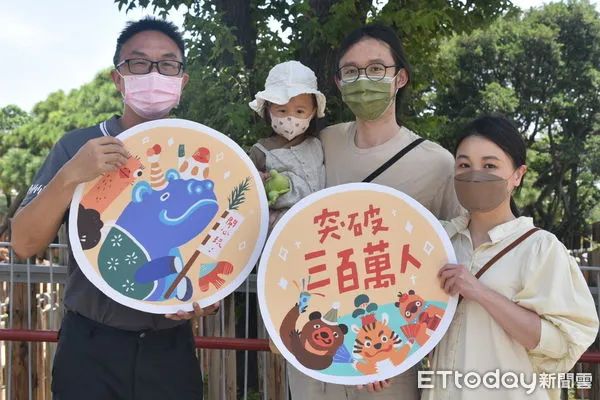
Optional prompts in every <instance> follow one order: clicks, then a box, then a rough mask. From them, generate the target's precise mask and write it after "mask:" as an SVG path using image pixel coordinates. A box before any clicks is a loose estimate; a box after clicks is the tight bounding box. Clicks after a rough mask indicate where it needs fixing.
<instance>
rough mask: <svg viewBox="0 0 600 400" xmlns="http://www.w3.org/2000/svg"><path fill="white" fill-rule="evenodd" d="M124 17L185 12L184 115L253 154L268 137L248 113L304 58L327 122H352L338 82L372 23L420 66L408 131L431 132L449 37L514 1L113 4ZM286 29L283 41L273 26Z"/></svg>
mask: <svg viewBox="0 0 600 400" xmlns="http://www.w3.org/2000/svg"><path fill="white" fill-rule="evenodd" d="M115 3H117V4H118V6H119V8H120V9H126V10H131V9H134V8H136V7H150V9H153V10H154V11H155V12H159V13H162V14H163V15H167V14H168V13H169V12H170V11H172V10H174V9H179V8H180V7H183V9H184V10H187V14H186V16H185V22H184V27H185V31H186V34H187V35H188V37H189V40H188V60H189V67H188V72H189V74H190V76H191V78H190V82H189V83H188V87H187V88H186V91H185V93H184V97H183V99H182V102H181V105H180V107H179V109H178V111H176V113H177V115H178V116H180V117H182V118H187V119H191V120H195V121H198V122H202V123H204V124H206V125H209V126H211V127H213V128H215V129H218V130H220V131H222V132H224V133H226V134H228V135H229V136H230V137H232V138H233V139H234V140H236V141H237V142H238V143H239V144H241V145H242V146H246V147H247V146H249V145H251V144H252V143H254V142H255V141H256V140H257V139H258V138H259V137H262V136H264V135H265V134H266V133H267V132H268V129H267V128H266V126H265V125H264V124H263V123H262V122H261V121H259V118H257V117H256V116H254V115H253V114H252V112H251V110H250V108H249V107H248V106H247V104H248V102H250V101H251V100H252V99H253V96H254V94H255V93H256V92H257V91H259V90H262V88H263V85H264V81H265V79H266V76H267V74H268V72H269V70H270V69H271V68H272V67H273V66H274V65H275V64H277V63H278V62H281V61H286V60H290V59H296V60H299V61H301V62H303V63H304V64H305V65H307V66H309V67H310V68H312V69H313V70H314V71H315V73H316V75H317V77H318V80H319V88H320V90H321V91H323V92H324V93H325V94H326V96H327V98H328V108H327V114H328V122H329V123H335V122H340V121H344V120H350V119H352V115H351V114H350V112H349V111H348V110H347V108H346V107H344V106H343V105H342V103H341V99H340V98H339V96H338V94H337V89H336V87H335V84H334V81H333V74H334V71H335V65H334V64H335V56H336V49H337V48H338V46H339V44H340V42H341V40H343V38H344V37H345V36H346V35H347V34H348V33H349V32H350V31H351V30H352V29H354V28H355V27H357V26H359V25H360V24H362V23H364V22H366V21H373V20H374V21H381V22H384V23H387V24H389V25H391V26H394V27H396V29H397V30H398V32H399V33H400V36H401V37H403V38H404V42H405V44H406V47H407V51H408V54H409V59H410V61H411V63H413V64H414V70H415V74H414V79H413V88H414V89H413V92H412V96H411V100H412V101H408V102H406V104H410V105H411V106H410V107H407V108H406V110H405V111H406V112H405V114H406V115H407V116H408V118H407V120H408V124H409V125H411V126H412V127H413V128H416V129H419V127H421V126H423V127H424V128H425V129H428V126H427V124H428V123H429V122H428V120H427V119H425V118H414V117H416V116H418V115H420V114H421V113H422V111H423V109H424V108H425V105H426V103H425V101H424V100H423V93H424V92H427V91H430V87H431V84H432V82H433V76H434V75H435V73H434V72H435V71H433V70H432V69H431V65H430V64H431V63H430V62H429V58H430V57H432V56H433V55H434V54H435V52H436V50H437V47H438V44H439V42H440V40H441V39H443V38H444V37H447V36H449V35H451V34H453V33H456V32H464V31H468V30H471V29H473V28H475V27H477V26H482V25H485V24H488V23H489V22H490V21H491V20H493V19H494V18H495V17H496V16H498V15H501V14H502V13H503V12H505V11H507V10H509V9H511V5H510V1H509V0H471V1H466V2H464V1H457V0H432V1H426V2H425V1H420V0H400V1H398V0H395V1H389V2H388V1H373V0H302V1H289V0H210V1H208V0H205V1H199V0H198V1H193V0H153V1H150V0H115ZM270 23H271V24H274V25H276V26H279V27H280V28H281V30H282V31H283V32H284V35H283V36H284V38H282V37H281V35H279V34H278V33H276V32H273V31H272V29H271V27H272V25H271V26H270Z"/></svg>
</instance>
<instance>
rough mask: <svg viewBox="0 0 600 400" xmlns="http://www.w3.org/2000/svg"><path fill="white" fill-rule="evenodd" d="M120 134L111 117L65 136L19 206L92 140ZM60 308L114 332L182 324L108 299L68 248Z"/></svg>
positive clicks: (117, 121)
mask: <svg viewBox="0 0 600 400" xmlns="http://www.w3.org/2000/svg"><path fill="white" fill-rule="evenodd" d="M121 132H123V128H122V127H121V123H120V120H119V117H117V116H114V117H112V118H111V119H109V120H108V121H105V122H102V123H101V124H99V125H96V126H92V127H89V128H85V129H78V130H75V131H71V132H69V133H67V134H65V135H64V136H63V137H62V138H60V140H59V141H58V142H57V143H56V144H55V145H54V147H53V148H52V151H50V154H49V155H48V158H46V161H44V164H43V165H42V167H41V168H40V170H39V171H38V173H37V175H36V176H35V178H34V180H33V184H32V185H31V187H30V188H29V191H28V192H27V195H26V196H25V199H24V200H23V203H22V206H25V205H27V204H28V203H29V202H31V201H32V200H33V199H34V198H35V197H36V196H37V195H38V194H39V193H40V192H41V191H42V189H44V187H45V186H46V185H47V184H48V183H49V182H50V181H51V180H52V179H53V178H54V176H55V175H56V173H57V172H58V171H59V170H60V169H61V168H62V166H63V165H65V164H66V163H67V161H69V160H70V159H71V158H72V157H73V156H74V155H75V154H76V153H77V152H78V151H79V149H80V148H81V147H82V146H83V145H84V144H85V143H86V142H87V141H88V140H91V139H94V138H98V137H102V136H106V135H111V136H116V135H118V134H119V133H121ZM68 211H69V210H68V209H67V210H65V214H64V216H63V221H64V222H65V223H66V224H67V228H68V223H69V222H68V218H67V216H68ZM64 304H65V307H66V309H67V310H70V311H73V312H76V313H78V314H81V315H83V316H84V317H87V318H89V319H92V320H94V321H97V322H100V323H102V324H105V325H108V326H112V327H114V328H119V329H124V330H130V331H138V330H144V329H155V330H159V329H167V328H172V327H174V326H177V325H179V324H182V323H183V322H181V321H172V320H169V319H167V318H165V317H164V315H159V314H149V313H145V312H142V311H137V310H134V309H132V308H129V307H126V306H123V305H121V304H120V303H117V302H116V301H114V300H111V299H110V298H108V297H107V296H106V295H105V294H104V293H102V292H101V291H100V290H99V289H97V288H96V286H94V284H92V283H91V282H90V281H89V280H88V279H87V278H86V277H85V275H84V274H83V272H81V270H80V269H79V266H78V265H77V262H76V261H75V257H73V254H72V252H71V248H70V246H69V267H68V278H67V285H66V288H65V294H64Z"/></svg>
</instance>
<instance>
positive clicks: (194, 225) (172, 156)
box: [69, 119, 268, 314]
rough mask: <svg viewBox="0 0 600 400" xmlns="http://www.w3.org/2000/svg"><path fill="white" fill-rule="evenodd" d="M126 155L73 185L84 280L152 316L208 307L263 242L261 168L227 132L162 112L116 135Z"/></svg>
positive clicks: (246, 269) (75, 242)
mask: <svg viewBox="0 0 600 400" xmlns="http://www.w3.org/2000/svg"><path fill="white" fill-rule="evenodd" d="M118 138H119V139H120V140H122V141H123V143H124V145H125V148H126V149H127V150H128V152H129V154H130V157H129V159H128V162H127V164H126V165H124V166H122V167H120V168H119V171H117V172H112V173H109V174H106V175H103V176H101V177H99V178H97V179H96V180H93V181H90V182H88V183H86V184H81V185H79V187H78V188H77V190H76V191H75V195H74V197H73V201H72V203H71V209H70V215H69V238H70V242H71V247H72V250H73V254H74V256H75V259H76V260H77V263H78V264H79V267H80V268H81V270H82V271H83V273H84V274H85V275H86V277H87V278H88V279H89V280H90V281H91V282H92V283H94V284H95V285H96V286H97V287H98V288H99V289H100V290H101V291H102V292H104V293H105V294H106V295H107V296H109V297H110V298H112V299H114V300H115V301H118V302H119V303H121V304H123V305H126V306H128V307H131V308H135V309H138V310H141V311H146V312H150V313H156V314H164V313H173V312H176V311H178V310H186V311H191V310H192V302H198V303H199V304H200V306H201V307H206V306H208V305H210V304H213V303H215V302H216V301H218V300H220V299H222V298H224V297H225V296H227V295H228V294H230V293H231V292H233V291H234V290H235V289H236V288H237V287H238V286H239V285H241V284H242V283H243V282H244V280H245V279H246V277H247V276H248V274H249V273H250V271H251V270H252V268H253V267H254V265H255V263H256V262H257V260H258V257H259V255H260V251H261V249H262V246H263V244H264V241H265V238H266V234H267V225H268V205H267V198H266V194H265V190H264V187H263V184H262V181H261V178H260V175H259V173H258V171H257V170H256V168H255V167H254V165H253V164H252V162H251V160H250V158H249V157H248V156H247V155H246V153H245V152H244V151H243V150H242V149H241V148H240V147H239V146H238V145H237V144H236V143H235V142H234V141H233V140H231V139H229V138H228V137H227V136H225V135H223V134H221V133H219V132H217V131H215V130H213V129H211V128H208V127H206V126H204V125H201V124H198V123H195V122H191V121H186V120H180V119H163V120H158V121H151V122H146V123H143V124H140V125H137V126H135V127H133V128H131V129H128V130H126V131H125V132H123V133H122V134H120V135H119V136H118Z"/></svg>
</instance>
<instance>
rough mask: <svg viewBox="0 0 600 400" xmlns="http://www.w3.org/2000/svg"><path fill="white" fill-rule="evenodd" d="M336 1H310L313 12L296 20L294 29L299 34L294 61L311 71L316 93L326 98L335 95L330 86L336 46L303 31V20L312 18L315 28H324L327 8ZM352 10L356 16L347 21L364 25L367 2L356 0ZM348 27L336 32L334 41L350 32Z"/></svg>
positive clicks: (351, 16) (338, 0)
mask: <svg viewBox="0 0 600 400" xmlns="http://www.w3.org/2000/svg"><path fill="white" fill-rule="evenodd" d="M342 1H343V0H342ZM340 2H341V1H340V0H310V6H311V7H312V9H313V10H314V15H306V16H305V21H298V26H299V28H300V30H301V31H302V35H303V37H301V39H302V40H301V46H300V49H299V54H298V55H297V57H298V60H299V61H300V62H302V63H303V64H304V65H306V66H307V67H309V68H310V69H312V70H313V71H314V72H315V75H317V82H318V85H319V90H321V91H322V92H323V93H324V94H325V96H327V98H328V99H329V98H330V97H332V96H334V97H335V96H336V95H337V88H336V86H335V84H334V83H333V74H334V73H335V71H336V69H337V66H336V65H335V58H336V56H337V51H338V47H339V43H330V42H327V41H325V40H324V39H323V38H320V37H314V36H312V35H310V32H307V29H306V27H307V25H308V24H307V23H306V20H308V19H312V18H314V19H316V20H317V22H318V25H319V26H324V25H325V24H327V23H328V19H329V18H330V16H331V7H332V6H333V5H335V4H336V3H340ZM355 7H356V8H355V10H356V13H355V14H354V15H348V16H347V18H348V20H349V21H353V22H355V24H356V26H358V25H360V24H364V23H365V21H366V19H367V13H368V11H369V8H370V7H371V1H370V0H356V1H355ZM352 28H353V26H351V25H350V26H347V27H346V29H345V30H344V32H341V31H340V36H339V38H338V40H339V41H340V42H341V41H342V40H343V39H344V38H345V36H346V35H347V34H348V33H350V31H351V30H352ZM311 36H312V37H311Z"/></svg>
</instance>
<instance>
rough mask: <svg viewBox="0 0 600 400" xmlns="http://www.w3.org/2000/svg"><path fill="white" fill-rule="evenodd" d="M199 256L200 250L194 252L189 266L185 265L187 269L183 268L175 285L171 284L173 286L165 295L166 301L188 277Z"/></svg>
mask: <svg viewBox="0 0 600 400" xmlns="http://www.w3.org/2000/svg"><path fill="white" fill-rule="evenodd" d="M199 255H200V251H199V250H196V251H195V252H194V254H192V257H190V259H189V261H188V262H187V264H185V267H183V269H182V270H181V272H179V274H178V275H177V277H176V278H175V280H174V281H173V283H171V286H169V289H168V290H167V292H166V293H165V299H168V298H169V296H170V295H171V293H173V291H174V290H175V288H176V287H177V285H178V284H179V282H181V280H182V279H183V277H184V276H186V274H187V273H188V271H189V270H190V268H192V265H194V262H196V259H197V258H198V256H199Z"/></svg>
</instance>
